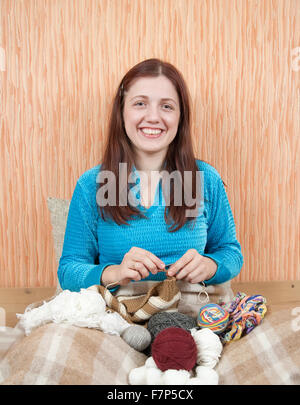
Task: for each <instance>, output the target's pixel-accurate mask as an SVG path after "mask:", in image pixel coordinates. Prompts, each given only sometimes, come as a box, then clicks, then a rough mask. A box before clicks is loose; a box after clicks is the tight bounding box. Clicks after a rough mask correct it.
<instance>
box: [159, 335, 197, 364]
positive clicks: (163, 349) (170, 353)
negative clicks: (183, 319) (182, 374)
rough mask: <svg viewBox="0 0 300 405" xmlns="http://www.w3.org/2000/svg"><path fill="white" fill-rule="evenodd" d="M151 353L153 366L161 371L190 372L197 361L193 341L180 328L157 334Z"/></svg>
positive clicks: (190, 336) (195, 347)
mask: <svg viewBox="0 0 300 405" xmlns="http://www.w3.org/2000/svg"><path fill="white" fill-rule="evenodd" d="M151 351H152V357H153V360H154V361H155V364H156V365H157V367H158V368H159V369H160V370H162V371H166V370H169V369H174V370H191V369H192V368H193V367H194V365H195V364H196V361H197V346H196V343H195V340H194V338H193V337H192V335H191V334H190V333H189V332H188V331H186V330H185V329H182V328H177V327H170V328H166V329H164V330H162V331H161V332H159V333H158V335H157V336H156V338H155V339H154V341H153V343H152V347H151Z"/></svg>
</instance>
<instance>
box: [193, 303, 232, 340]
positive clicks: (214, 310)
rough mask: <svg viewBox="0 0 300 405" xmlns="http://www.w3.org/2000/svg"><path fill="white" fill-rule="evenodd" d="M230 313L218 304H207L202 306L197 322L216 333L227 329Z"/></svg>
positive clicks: (201, 326)
mask: <svg viewBox="0 0 300 405" xmlns="http://www.w3.org/2000/svg"><path fill="white" fill-rule="evenodd" d="M228 320H229V313H228V312H227V311H226V310H225V309H224V308H222V307H220V305H218V304H213V303H211V304H206V305H203V307H201V308H200V310H199V313H198V318H197V324H198V326H199V327H200V328H209V329H210V330H212V331H213V332H214V333H217V334H218V333H221V332H223V331H224V330H225V329H226V326H227V324H228Z"/></svg>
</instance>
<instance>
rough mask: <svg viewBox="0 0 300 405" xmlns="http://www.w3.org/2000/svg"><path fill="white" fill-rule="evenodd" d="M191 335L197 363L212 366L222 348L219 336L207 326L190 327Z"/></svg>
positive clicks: (217, 359) (214, 364)
mask: <svg viewBox="0 0 300 405" xmlns="http://www.w3.org/2000/svg"><path fill="white" fill-rule="evenodd" d="M191 335H192V337H193V338H194V341H195V343H196V346H197V364H198V365H200V366H205V367H209V368H214V367H215V366H216V365H217V363H218V361H219V358H220V357H221V353H222V350H223V345H222V343H221V340H220V338H219V336H218V335H217V334H216V333H214V332H213V331H211V330H210V329H208V328H204V329H198V330H197V329H192V330H191Z"/></svg>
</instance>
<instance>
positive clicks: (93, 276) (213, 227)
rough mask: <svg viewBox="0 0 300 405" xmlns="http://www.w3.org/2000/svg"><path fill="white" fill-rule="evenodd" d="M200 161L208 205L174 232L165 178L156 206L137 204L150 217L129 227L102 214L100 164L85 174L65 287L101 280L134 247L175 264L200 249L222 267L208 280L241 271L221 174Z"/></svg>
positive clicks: (64, 268) (62, 272) (73, 212)
mask: <svg viewBox="0 0 300 405" xmlns="http://www.w3.org/2000/svg"><path fill="white" fill-rule="evenodd" d="M196 162H197V165H198V167H199V169H200V171H202V174H203V179H204V201H205V202H204V206H203V208H202V210H201V213H200V215H199V216H198V217H197V218H196V221H195V224H193V227H191V226H190V225H188V224H186V225H184V226H183V227H182V228H181V229H179V230H178V231H176V232H172V233H170V232H168V227H169V225H168V226H167V225H166V223H165V220H164V210H165V204H164V198H163V193H162V187H161V182H160V183H159V184H158V186H157V190H156V195H155V201H154V203H153V205H152V206H151V207H150V208H149V209H146V208H144V207H142V206H139V207H138V208H139V209H140V210H141V211H142V212H143V213H144V214H145V215H146V216H147V218H145V219H144V218H141V219H138V220H136V219H134V220H132V221H129V223H130V225H129V226H128V225H118V224H116V223H114V222H113V221H112V220H111V219H106V221H104V220H103V219H102V218H101V215H100V213H99V209H97V202H96V193H97V186H98V184H97V182H96V178H97V175H98V173H99V169H100V165H98V166H95V167H94V168H92V169H90V170H88V171H86V172H85V173H84V174H83V175H82V176H80V178H79V179H78V181H77V184H76V187H75V190H74V193H73V196H72V200H71V203H70V208H69V214H68V219H67V225H66V231H65V238H64V245H63V251H62V255H61V258H60V261H59V266H58V278H59V282H60V285H61V287H62V288H63V289H68V290H71V291H79V290H80V289H81V288H88V287H90V286H91V285H95V284H100V279H101V274H102V272H103V270H104V269H105V267H107V266H109V265H113V264H120V263H121V262H122V260H123V257H124V255H125V253H127V252H128V251H129V250H130V249H131V247H133V246H137V247H140V248H143V249H146V250H148V251H150V252H152V253H154V254H155V255H156V256H157V257H159V258H160V259H161V260H162V261H163V262H164V263H165V264H166V265H168V264H171V263H174V262H175V261H176V260H178V259H179V258H180V257H181V256H182V255H183V254H184V253H185V252H186V251H187V250H189V249H192V248H194V249H196V250H197V251H198V252H199V253H200V254H201V255H203V256H207V257H210V258H211V259H213V260H214V261H215V262H216V264H217V266H218V267H217V272H216V273H215V275H214V276H213V277H212V278H211V279H209V280H205V284H207V285H209V284H219V283H222V282H225V281H227V280H230V279H232V278H233V277H235V276H237V274H238V273H239V272H240V270H241V268H242V265H243V256H242V253H241V246H240V244H239V242H238V241H237V238H236V230H235V224H234V219H233V215H232V211H231V208H230V205H229V202H228V198H227V195H226V192H225V189H224V185H223V182H222V179H221V176H220V175H219V173H218V172H217V170H216V169H215V168H213V167H212V166H211V165H209V164H208V163H205V162H202V161H200V160H197V161H196ZM135 172H136V173H138V172H137V171H135ZM135 187H136V186H135ZM161 202H162V203H161ZM199 212H200V211H199ZM165 277H166V274H165V272H158V273H157V274H156V275H152V274H151V273H150V275H149V276H148V277H147V280H163V279H164V278H165Z"/></svg>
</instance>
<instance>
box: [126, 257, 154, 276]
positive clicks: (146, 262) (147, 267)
mask: <svg viewBox="0 0 300 405" xmlns="http://www.w3.org/2000/svg"><path fill="white" fill-rule="evenodd" d="M132 261H133V262H134V265H133V266H132V268H134V269H138V270H141V271H146V272H149V271H150V272H151V273H153V274H156V273H157V272H158V270H159V269H158V268H157V266H156V264H155V263H153V262H152V261H151V260H150V259H149V258H148V257H146V256H145V254H144V255H143V254H137V253H135V254H133V255H132ZM137 263H139V264H137ZM148 275H149V274H148ZM148 275H147V276H148Z"/></svg>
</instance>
